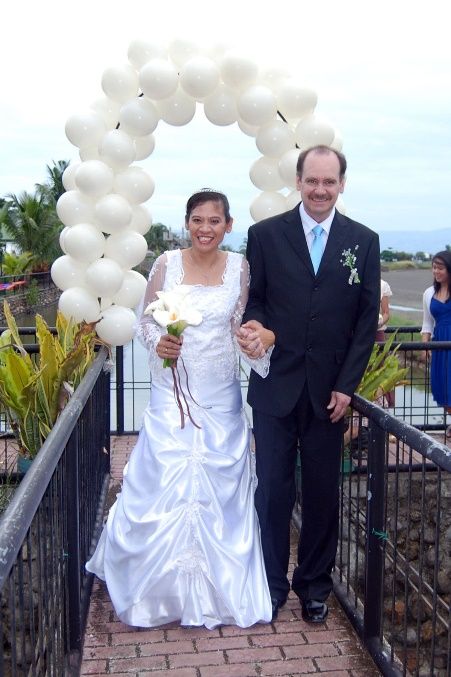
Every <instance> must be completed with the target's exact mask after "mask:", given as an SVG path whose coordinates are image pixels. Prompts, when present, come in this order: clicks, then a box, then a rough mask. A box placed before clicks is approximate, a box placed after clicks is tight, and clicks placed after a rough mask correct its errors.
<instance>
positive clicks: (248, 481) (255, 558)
mask: <svg viewBox="0 0 451 677" xmlns="http://www.w3.org/2000/svg"><path fill="white" fill-rule="evenodd" d="M167 371H168V372H169V370H167ZM169 385H170V384H169V381H168V382H167V383H161V384H158V383H154V384H153V385H152V392H151V399H150V402H149V405H148V407H147V409H146V411H145V413H144V420H143V426H142V429H141V432H140V434H139V437H138V442H137V444H136V446H135V448H134V450H133V451H132V454H131V456H130V459H129V462H128V464H127V466H126V467H125V469H124V478H123V486H122V491H121V493H120V494H119V495H118V497H117V500H116V502H115V504H114V505H113V506H112V508H111V510H110V513H109V515H108V519H107V522H106V525H105V527H104V529H103V532H102V535H101V537H100V540H99V543H98V546H97V548H96V551H95V553H94V555H93V556H92V558H91V559H90V561H89V562H88V563H87V565H86V568H87V570H88V571H91V572H93V573H95V574H96V575H97V576H98V577H99V578H101V579H103V580H104V581H106V584H107V587H108V591H109V594H110V597H111V600H112V603H113V605H114V608H115V610H116V613H117V615H118V616H119V618H120V619H121V620H122V621H123V622H124V623H127V624H129V625H133V626H140V627H154V626H158V625H162V624H164V623H169V622H171V621H180V623H181V624H182V625H186V626H199V625H205V626H206V627H207V628H214V627H216V626H218V625H221V624H234V625H238V626H240V627H248V626H250V625H253V624H254V623H257V622H270V621H271V599H270V594H269V589H268V585H267V581H266V576H265V569H264V563H263V555H262V549H261V541H260V529H259V525H258V519H257V515H256V511H255V508H254V492H255V485H256V479H255V472H254V471H253V467H252V466H253V464H252V460H251V457H252V454H251V452H250V430H249V426H248V423H247V420H246V417H245V414H244V411H243V408H242V400H241V391H240V387H239V383H238V381H236V382H233V383H225V384H223V385H222V384H219V385H218V383H217V382H216V383H214V384H213V383H212V384H208V383H207V384H204V386H203V388H202V393H201V396H200V397H199V399H198V400H197V401H198V402H199V404H200V406H196V405H193V406H192V407H191V410H192V415H193V419H194V420H195V422H196V423H198V424H199V425H200V426H201V427H200V429H197V428H196V427H194V426H193V424H192V423H191V422H190V421H189V420H188V421H187V423H186V424H185V428H184V429H181V427H180V415H179V411H178V409H177V407H176V406H175V402H174V395H173V392H172V389H171V388H170V387H169Z"/></svg>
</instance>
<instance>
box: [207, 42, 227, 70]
mask: <svg viewBox="0 0 451 677" xmlns="http://www.w3.org/2000/svg"><path fill="white" fill-rule="evenodd" d="M229 50H230V47H229V45H226V44H225V43H221V42H218V43H216V44H215V45H212V46H211V47H207V48H206V49H205V50H204V54H205V55H206V56H208V57H209V58H210V59H212V60H213V61H214V62H215V63H216V64H218V66H220V64H221V61H222V60H223V58H224V56H225V55H226V53H227V52H228V51H229Z"/></svg>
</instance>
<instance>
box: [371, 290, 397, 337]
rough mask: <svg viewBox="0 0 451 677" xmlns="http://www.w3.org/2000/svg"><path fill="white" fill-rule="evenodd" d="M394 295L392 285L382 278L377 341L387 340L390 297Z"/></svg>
mask: <svg viewBox="0 0 451 677" xmlns="http://www.w3.org/2000/svg"><path fill="white" fill-rule="evenodd" d="M390 296H393V293H392V290H391V289H390V285H389V284H388V282H385V280H381V304H380V309H379V320H378V323H377V331H376V339H375V340H376V341H385V330H386V329H387V322H388V320H389V319H390V305H389V301H388V299H389V298H390Z"/></svg>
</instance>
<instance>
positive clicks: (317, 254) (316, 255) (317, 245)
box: [310, 226, 324, 275]
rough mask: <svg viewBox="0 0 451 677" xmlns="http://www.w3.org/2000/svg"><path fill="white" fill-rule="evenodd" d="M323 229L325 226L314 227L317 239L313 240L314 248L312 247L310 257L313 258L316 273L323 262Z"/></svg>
mask: <svg viewBox="0 0 451 677" xmlns="http://www.w3.org/2000/svg"><path fill="white" fill-rule="evenodd" d="M323 230H324V228H323V227H322V226H315V227H314V228H312V232H313V234H314V236H315V239H314V240H313V243H312V248H311V249H310V258H311V259H312V265H313V270H314V271H315V275H316V273H317V271H318V268H319V264H320V263H321V257H322V255H323V242H322V238H321V235H322V232H323Z"/></svg>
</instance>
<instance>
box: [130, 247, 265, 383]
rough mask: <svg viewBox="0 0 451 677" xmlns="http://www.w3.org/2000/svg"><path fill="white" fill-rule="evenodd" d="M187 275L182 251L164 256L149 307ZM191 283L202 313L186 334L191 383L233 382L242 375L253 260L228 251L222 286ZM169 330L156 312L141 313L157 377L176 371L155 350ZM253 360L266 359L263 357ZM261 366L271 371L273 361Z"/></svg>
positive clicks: (153, 277) (153, 276)
mask: <svg viewBox="0 0 451 677" xmlns="http://www.w3.org/2000/svg"><path fill="white" fill-rule="evenodd" d="M183 278H184V270H183V263H182V254H181V251H180V250H178V249H176V250H173V251H167V252H165V253H164V254H162V255H161V256H160V257H159V258H158V259H157V260H156V261H155V264H154V266H153V268H152V270H151V272H150V275H149V282H148V285H147V290H146V294H145V297H144V304H143V308H144V309H145V308H146V307H147V305H148V303H150V302H151V301H153V300H155V298H156V292H157V291H160V290H163V291H168V290H170V289H173V288H174V287H175V286H176V285H180V284H183ZM189 286H190V287H191V292H190V296H189V298H190V303H191V304H192V305H193V306H194V307H195V308H196V309H197V310H199V311H200V312H201V313H202V322H201V324H200V325H199V326H197V327H190V326H188V327H187V328H186V329H185V331H184V332H183V347H182V353H181V356H182V358H183V362H184V364H185V367H186V369H187V372H188V374H189V379H190V384H191V386H192V388H193V389H194V390H196V391H198V387H197V386H199V385H201V384H202V382H203V381H204V380H207V379H208V380H209V381H210V382H212V381H220V382H228V381H231V380H233V379H235V378H237V376H238V373H239V362H238V354H237V344H236V341H235V340H234V335H235V331H236V329H237V328H238V327H239V325H240V323H241V318H242V316H243V312H244V308H245V306H246V302H247V298H248V288H249V266H248V263H247V261H246V259H245V258H244V257H243V256H241V254H237V253H235V252H228V254H227V262H226V267H225V270H224V274H223V281H222V284H220V285H216V286H204V285H201V284H197V285H189ZM165 333H166V329H165V328H163V327H159V326H158V325H157V324H156V323H155V322H154V320H153V318H152V317H151V316H150V315H144V314H141V318H140V321H139V324H138V327H137V336H138V338H139V339H140V340H141V341H142V342H143V343H144V344H145V345H146V347H147V348H148V350H149V361H150V369H151V372H152V380H153V381H155V380H160V379H166V378H167V377H168V373H167V372H170V370H169V369H163V366H162V360H161V359H160V358H159V357H158V355H157V354H156V352H155V348H156V345H157V343H158V341H159V340H160V337H161V336H162V335H163V334H165ZM263 361H265V358H263ZM250 362H252V363H261V361H260V360H251V361H250ZM252 366H254V365H252ZM260 366H261V367H263V371H266V373H267V370H268V364H267V363H266V364H265V365H263V363H261V365H260ZM259 371H260V369H259ZM262 375H263V374H262Z"/></svg>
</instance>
